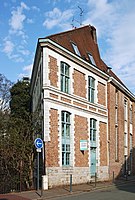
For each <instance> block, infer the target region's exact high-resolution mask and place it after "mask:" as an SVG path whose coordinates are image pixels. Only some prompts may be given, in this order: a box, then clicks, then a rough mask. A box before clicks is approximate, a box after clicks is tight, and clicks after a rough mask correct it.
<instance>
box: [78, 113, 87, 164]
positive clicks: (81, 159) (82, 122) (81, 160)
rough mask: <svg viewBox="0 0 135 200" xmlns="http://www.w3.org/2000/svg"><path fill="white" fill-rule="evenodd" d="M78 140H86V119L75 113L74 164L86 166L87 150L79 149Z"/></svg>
mask: <svg viewBox="0 0 135 200" xmlns="http://www.w3.org/2000/svg"><path fill="white" fill-rule="evenodd" d="M80 140H88V121H87V118H85V117H81V116H78V115H75V166H76V167H88V151H80Z"/></svg>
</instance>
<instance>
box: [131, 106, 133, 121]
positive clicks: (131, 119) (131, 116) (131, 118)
mask: <svg viewBox="0 0 135 200" xmlns="http://www.w3.org/2000/svg"><path fill="white" fill-rule="evenodd" d="M132 118H133V116H132V105H131V106H130V124H132Z"/></svg>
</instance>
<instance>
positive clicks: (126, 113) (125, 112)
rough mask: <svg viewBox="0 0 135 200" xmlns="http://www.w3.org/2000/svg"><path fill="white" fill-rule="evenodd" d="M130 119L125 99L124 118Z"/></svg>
mask: <svg viewBox="0 0 135 200" xmlns="http://www.w3.org/2000/svg"><path fill="white" fill-rule="evenodd" d="M127 119H128V106H127V100H126V99H125V100H124V120H125V121H127Z"/></svg>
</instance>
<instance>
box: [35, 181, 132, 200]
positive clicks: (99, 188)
mask: <svg viewBox="0 0 135 200" xmlns="http://www.w3.org/2000/svg"><path fill="white" fill-rule="evenodd" d="M131 182H135V180H127V181H126V180H125V181H124V182H120V183H115V182H114V183H111V184H109V185H107V186H97V187H93V188H91V189H86V190H85V189H84V190H78V191H72V192H69V193H66V194H62V195H55V196H50V197H46V196H44V197H39V198H37V199H33V200H45V199H54V198H58V197H62V196H63V197H64V196H70V195H76V194H81V193H86V192H95V191H100V190H104V189H107V188H117V187H118V186H122V185H126V184H127V183H131Z"/></svg>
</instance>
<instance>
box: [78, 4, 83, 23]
mask: <svg viewBox="0 0 135 200" xmlns="http://www.w3.org/2000/svg"><path fill="white" fill-rule="evenodd" d="M78 8H79V9H80V26H82V16H83V12H84V10H83V9H82V8H81V7H80V6H78Z"/></svg>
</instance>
